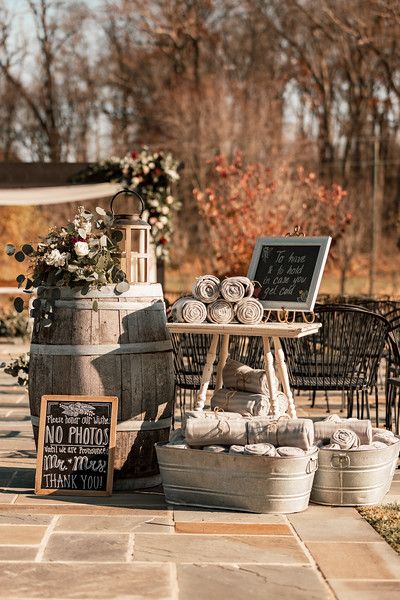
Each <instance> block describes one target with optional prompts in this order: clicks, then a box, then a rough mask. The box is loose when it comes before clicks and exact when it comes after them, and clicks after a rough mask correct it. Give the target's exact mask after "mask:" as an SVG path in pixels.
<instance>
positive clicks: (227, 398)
mask: <svg viewBox="0 0 400 600" xmlns="http://www.w3.org/2000/svg"><path fill="white" fill-rule="evenodd" d="M211 408H212V409H217V408H222V409H223V410H224V411H225V410H227V411H229V412H231V413H232V412H235V413H239V414H240V415H242V416H243V417H254V416H264V417H266V416H267V415H268V413H269V409H270V403H269V399H268V397H267V396H264V395H262V394H251V393H249V392H241V391H238V390H227V389H226V388H221V389H220V390H217V391H216V392H214V395H213V397H212V398H211ZM222 414H223V413H222Z"/></svg>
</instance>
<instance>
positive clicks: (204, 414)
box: [182, 410, 243, 430]
mask: <svg viewBox="0 0 400 600" xmlns="http://www.w3.org/2000/svg"><path fill="white" fill-rule="evenodd" d="M188 419H212V420H214V421H215V420H216V419H218V420H219V419H225V420H228V421H229V420H230V419H236V420H237V419H243V417H242V415H240V414H239V413H236V412H225V411H224V410H221V411H216V410H187V411H186V412H185V414H184V416H183V419H182V429H183V430H185V428H186V423H187V421H188Z"/></svg>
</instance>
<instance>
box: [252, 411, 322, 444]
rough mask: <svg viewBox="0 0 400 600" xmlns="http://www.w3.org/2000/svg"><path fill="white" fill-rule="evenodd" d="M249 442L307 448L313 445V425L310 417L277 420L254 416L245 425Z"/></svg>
mask: <svg viewBox="0 0 400 600" xmlns="http://www.w3.org/2000/svg"><path fill="white" fill-rule="evenodd" d="M247 430H248V439H249V444H257V443H266V442H268V443H270V444H273V445H274V446H293V447H295V448H301V449H302V450H309V449H310V448H311V446H313V445H314V427H313V422H312V421H311V419H288V418H285V417H281V418H279V419H277V420H273V419H262V418H258V417H257V418H255V419H251V420H250V421H248V425H247Z"/></svg>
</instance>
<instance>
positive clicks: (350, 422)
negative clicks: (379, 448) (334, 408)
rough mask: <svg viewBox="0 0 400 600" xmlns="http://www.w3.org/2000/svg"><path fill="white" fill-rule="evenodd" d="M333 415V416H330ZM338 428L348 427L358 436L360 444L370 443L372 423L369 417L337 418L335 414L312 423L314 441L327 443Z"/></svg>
mask: <svg viewBox="0 0 400 600" xmlns="http://www.w3.org/2000/svg"><path fill="white" fill-rule="evenodd" d="M332 417H333V418H332ZM338 429H350V430H351V431H354V433H356V434H357V435H358V437H359V438H360V443H361V444H370V443H371V441H372V425H371V421H370V420H369V419H340V417H339V419H338V418H337V415H331V418H328V419H325V420H324V421H316V422H315V423H314V434H315V441H316V442H319V441H322V442H323V443H324V444H329V442H330V441H331V438H332V435H333V434H334V433H335V431H337V430H338Z"/></svg>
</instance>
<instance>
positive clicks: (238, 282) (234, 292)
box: [220, 277, 254, 302]
mask: <svg viewBox="0 0 400 600" xmlns="http://www.w3.org/2000/svg"><path fill="white" fill-rule="evenodd" d="M220 290H221V296H222V297H223V298H225V300H228V302H239V300H241V299H242V298H244V297H245V296H247V297H250V296H252V295H253V292H254V285H253V283H252V282H251V281H250V279H248V278H247V277H227V278H226V279H224V280H223V281H221V286H220Z"/></svg>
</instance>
